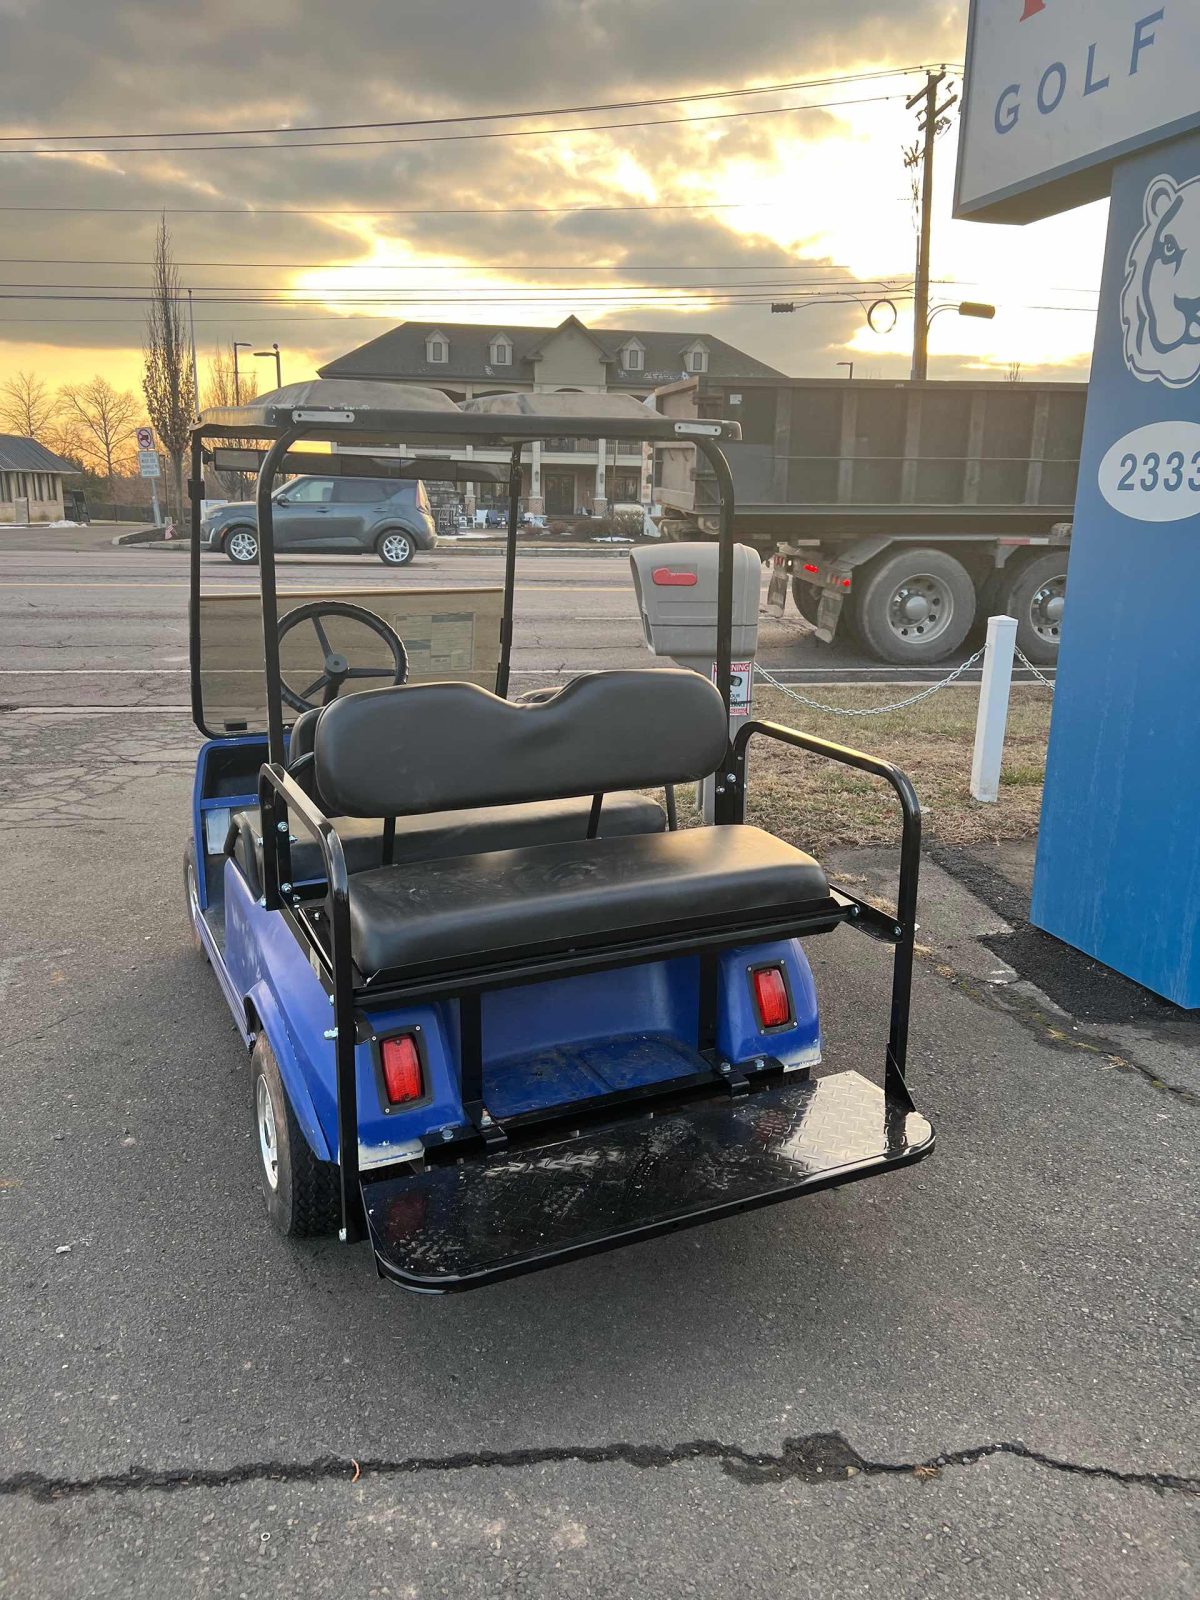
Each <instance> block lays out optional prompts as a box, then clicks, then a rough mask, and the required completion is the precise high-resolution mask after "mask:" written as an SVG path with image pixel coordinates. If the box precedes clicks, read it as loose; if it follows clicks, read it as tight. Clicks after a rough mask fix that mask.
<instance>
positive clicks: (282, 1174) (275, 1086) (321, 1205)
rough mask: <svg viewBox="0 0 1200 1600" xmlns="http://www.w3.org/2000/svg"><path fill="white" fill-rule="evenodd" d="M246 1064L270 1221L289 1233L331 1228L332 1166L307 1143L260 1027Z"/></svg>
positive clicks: (334, 1207)
mask: <svg viewBox="0 0 1200 1600" xmlns="http://www.w3.org/2000/svg"><path fill="white" fill-rule="evenodd" d="M250 1068H251V1077H252V1080H253V1084H254V1090H253V1096H254V1099H253V1106H254V1130H255V1135H256V1140H255V1145H256V1148H257V1150H258V1170H259V1178H260V1179H261V1182H262V1189H263V1198H264V1199H265V1200H266V1202H267V1215H268V1216H269V1217H270V1219H271V1223H272V1226H273V1227H274V1228H275V1229H276V1230H277V1231H278V1232H279V1233H282V1234H284V1235H286V1236H287V1237H289V1238H293V1239H295V1238H312V1237H315V1236H317V1235H319V1234H324V1233H333V1232H335V1231H336V1229H337V1228H338V1226H339V1223H340V1220H341V1196H340V1194H339V1191H338V1172H337V1168H336V1167H335V1166H334V1165H333V1164H332V1162H329V1161H318V1160H317V1158H316V1156H315V1155H314V1154H313V1153H312V1150H311V1149H310V1148H309V1144H308V1140H307V1139H306V1138H305V1137H304V1135H303V1133H302V1132H301V1131H300V1124H299V1123H298V1122H297V1121H296V1116H295V1113H294V1112H293V1110H292V1105H291V1101H290V1100H289V1099H288V1097H287V1090H286V1089H285V1088H284V1086H283V1079H282V1078H281V1077H280V1076H279V1067H278V1065H277V1063H276V1061H275V1053H274V1051H273V1050H272V1049H271V1046H270V1045H269V1044H268V1043H267V1038H266V1035H265V1034H263V1033H260V1034H259V1036H258V1038H257V1039H256V1040H255V1041H254V1050H253V1052H252V1054H251V1056H250Z"/></svg>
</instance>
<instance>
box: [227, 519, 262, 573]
mask: <svg viewBox="0 0 1200 1600" xmlns="http://www.w3.org/2000/svg"><path fill="white" fill-rule="evenodd" d="M223 548H224V551H225V554H226V555H227V556H228V557H229V559H230V561H232V562H233V564H234V565H235V566H238V567H252V566H253V565H254V563H255V562H256V561H257V560H258V535H257V533H255V531H254V529H253V528H231V529H230V530H229V532H228V533H227V534H226V535H225V544H224V546H223Z"/></svg>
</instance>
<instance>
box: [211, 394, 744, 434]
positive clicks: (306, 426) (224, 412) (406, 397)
mask: <svg viewBox="0 0 1200 1600" xmlns="http://www.w3.org/2000/svg"><path fill="white" fill-rule="evenodd" d="M293 430H295V431H297V432H298V433H300V434H301V435H303V436H307V437H309V438H314V439H331V440H333V439H342V438H345V439H353V440H354V441H355V442H356V443H359V444H393V445H394V444H403V445H405V446H412V445H440V446H441V447H443V448H445V447H447V446H449V447H455V446H466V445H483V446H489V445H490V446H491V447H493V448H503V447H510V446H514V445H520V444H523V443H526V442H529V443H532V442H533V441H534V440H536V439H546V438H576V439H597V438H601V439H636V440H638V441H639V442H640V441H643V440H644V441H648V442H650V443H659V444H667V443H669V442H675V441H678V440H680V439H696V438H705V439H714V440H715V439H740V438H741V436H742V430H741V425H740V424H739V423H737V422H708V421H705V422H692V421H678V420H676V419H675V418H672V417H664V416H660V414H659V413H658V412H657V411H653V410H651V408H650V407H649V406H646V405H643V404H642V403H641V401H639V400H635V399H634V398H633V396H632V395H623V394H495V395H485V396H483V397H482V398H480V399H478V400H467V401H465V402H464V403H463V404H462V405H456V404H455V402H454V401H453V400H451V399H450V398H449V397H448V396H447V395H444V394H443V393H442V392H441V390H440V389H427V388H423V387H419V386H418V385H416V384H407V383H379V382H365V381H359V380H350V379H345V378H313V379H312V380H311V381H310V382H309V383H290V384H287V385H286V386H285V387H284V388H282V389H275V390H272V391H271V392H270V393H269V394H263V395H259V396H258V398H257V399H255V400H254V401H252V402H251V404H249V405H245V406H220V407H217V408H215V409H213V410H210V411H205V412H204V413H203V414H202V415H201V417H200V420H199V422H198V423H197V424H196V431H197V432H199V433H201V434H202V435H203V436H205V437H206V438H210V439H213V438H224V439H270V438H277V437H278V436H279V435H280V434H282V433H284V432H291V431H293Z"/></svg>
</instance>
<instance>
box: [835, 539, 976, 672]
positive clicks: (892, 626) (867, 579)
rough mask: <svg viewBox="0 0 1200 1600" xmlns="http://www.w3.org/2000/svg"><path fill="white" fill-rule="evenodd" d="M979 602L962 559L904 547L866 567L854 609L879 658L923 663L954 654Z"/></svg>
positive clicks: (866, 641)
mask: <svg viewBox="0 0 1200 1600" xmlns="http://www.w3.org/2000/svg"><path fill="white" fill-rule="evenodd" d="M975 605H976V601H975V585H974V584H973V583H972V582H971V578H970V574H969V573H968V572H967V569H966V568H965V567H964V566H963V564H962V562H961V561H956V560H955V559H954V557H953V556H948V555H946V553H945V552H944V551H942V550H902V551H899V552H898V553H897V554H896V555H893V556H889V557H888V558H887V559H886V560H883V561H880V562H879V564H878V565H877V566H874V565H873V566H871V567H868V569H867V571H866V573H865V574H864V575H863V576H862V577H861V578H860V579H859V587H858V589H857V593H856V594H855V596H854V600H853V602H852V608H851V609H852V613H853V621H854V626H855V629H856V631H857V633H858V636H859V638H860V639H861V640H862V642H863V644H865V645H866V647H867V648H868V649H869V650H870V651H871V652H872V653H873V654H874V655H876V656H878V657H879V658H880V660H882V661H893V662H895V663H896V664H897V665H898V666H924V665H927V664H928V663H930V662H934V661H944V660H945V659H946V657H947V656H950V655H953V654H954V652H955V651H956V650H957V649H958V648H959V646H960V645H961V644H962V642H963V640H964V639H965V638H966V637H967V634H968V633H970V631H971V624H972V623H973V622H974V621H975Z"/></svg>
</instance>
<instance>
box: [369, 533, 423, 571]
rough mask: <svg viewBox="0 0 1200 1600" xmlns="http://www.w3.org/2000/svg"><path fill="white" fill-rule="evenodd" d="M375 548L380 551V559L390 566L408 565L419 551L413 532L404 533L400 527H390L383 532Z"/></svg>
mask: <svg viewBox="0 0 1200 1600" xmlns="http://www.w3.org/2000/svg"><path fill="white" fill-rule="evenodd" d="M375 548H376V550H377V551H378V552H379V559H380V560H381V561H382V562H383V564H384V565H385V566H388V567H407V566H408V564H409V563H410V562H411V561H412V558H413V557H414V556H415V555H416V553H417V546H416V541H415V540H414V538H413V536H412V534H411V533H402V532H401V530H400V529H399V528H389V529H388V531H387V532H386V533H381V534H380V536H379V542H378V544H376V546H375Z"/></svg>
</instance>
